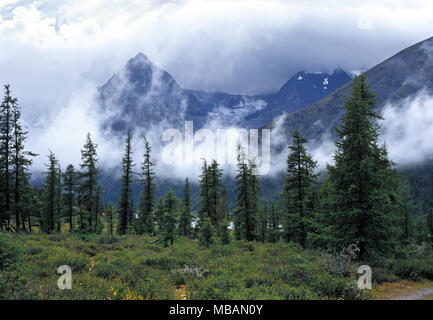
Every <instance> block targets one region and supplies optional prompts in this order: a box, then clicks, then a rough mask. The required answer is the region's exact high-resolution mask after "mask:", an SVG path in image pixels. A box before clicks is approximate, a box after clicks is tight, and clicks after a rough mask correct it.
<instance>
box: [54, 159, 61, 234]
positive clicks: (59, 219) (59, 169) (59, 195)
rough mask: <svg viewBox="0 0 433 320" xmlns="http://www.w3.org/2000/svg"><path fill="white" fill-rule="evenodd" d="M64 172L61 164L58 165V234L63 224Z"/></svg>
mask: <svg viewBox="0 0 433 320" xmlns="http://www.w3.org/2000/svg"><path fill="white" fill-rule="evenodd" d="M62 189H63V186H62V170H61V168H60V164H57V176H56V214H55V216H56V225H57V232H60V230H61V224H62V215H63V213H62Z"/></svg>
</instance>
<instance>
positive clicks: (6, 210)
mask: <svg viewBox="0 0 433 320" xmlns="http://www.w3.org/2000/svg"><path fill="white" fill-rule="evenodd" d="M4 90H5V95H4V99H3V102H2V103H1V105H0V178H1V183H0V188H1V190H0V196H1V198H0V206H1V207H0V225H1V227H2V228H3V225H5V227H6V229H8V228H9V225H10V218H11V217H10V216H11V171H10V166H11V163H10V161H11V145H12V117H13V115H12V106H13V104H15V103H16V99H15V98H12V97H11V95H10V85H9V84H6V85H5V86H4Z"/></svg>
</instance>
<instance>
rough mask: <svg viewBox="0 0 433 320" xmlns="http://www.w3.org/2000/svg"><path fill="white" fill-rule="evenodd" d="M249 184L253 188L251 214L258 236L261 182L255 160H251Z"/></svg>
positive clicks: (256, 235)
mask: <svg viewBox="0 0 433 320" xmlns="http://www.w3.org/2000/svg"><path fill="white" fill-rule="evenodd" d="M248 163H249V168H248V171H249V185H250V189H251V193H250V195H251V201H250V203H251V216H252V217H253V218H254V219H253V228H254V229H255V237H256V238H257V237H258V236H259V234H258V233H257V231H258V229H259V223H260V220H259V200H260V191H261V190H260V189H261V188H260V182H259V179H258V178H257V176H256V175H255V171H256V169H257V165H256V162H255V160H254V159H253V160H251V159H250V160H249V161H248Z"/></svg>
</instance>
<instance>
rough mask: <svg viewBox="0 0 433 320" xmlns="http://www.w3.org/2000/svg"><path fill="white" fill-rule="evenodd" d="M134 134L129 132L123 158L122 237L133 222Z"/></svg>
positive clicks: (120, 202)
mask: <svg viewBox="0 0 433 320" xmlns="http://www.w3.org/2000/svg"><path fill="white" fill-rule="evenodd" d="M131 139H132V134H131V130H128V133H127V136H126V140H125V154H124V155H123V158H122V168H123V173H122V185H121V190H120V201H119V228H118V233H119V234H121V235H124V234H126V232H127V229H128V224H130V222H131V218H132V217H131V216H132V210H133V209H132V207H131V202H132V183H131V180H132V167H133V166H134V164H133V163H132V148H131Z"/></svg>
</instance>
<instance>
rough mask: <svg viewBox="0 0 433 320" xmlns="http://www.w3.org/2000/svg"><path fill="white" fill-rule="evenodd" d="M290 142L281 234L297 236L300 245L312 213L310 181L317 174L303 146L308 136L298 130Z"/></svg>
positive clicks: (295, 237)
mask: <svg viewBox="0 0 433 320" xmlns="http://www.w3.org/2000/svg"><path fill="white" fill-rule="evenodd" d="M292 137H293V142H292V145H290V146H289V149H290V152H289V155H288V157H287V175H286V177H285V184H284V194H285V200H286V206H287V209H286V210H287V212H286V215H287V216H286V219H285V226H284V237H285V239H286V241H290V240H296V241H298V242H299V243H300V244H301V246H302V247H303V248H305V246H306V241H307V232H308V218H309V215H310V214H311V211H310V210H309V208H310V206H309V202H310V200H311V194H312V185H313V183H314V180H315V178H316V177H317V175H316V174H314V173H313V170H314V169H315V168H316V167H317V164H316V162H315V161H314V160H313V158H312V157H311V155H309V154H308V153H307V151H306V149H305V147H304V144H305V143H306V142H307V139H305V138H304V137H302V136H301V134H300V132H299V130H297V129H296V130H295V131H294V132H293V134H292Z"/></svg>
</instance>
